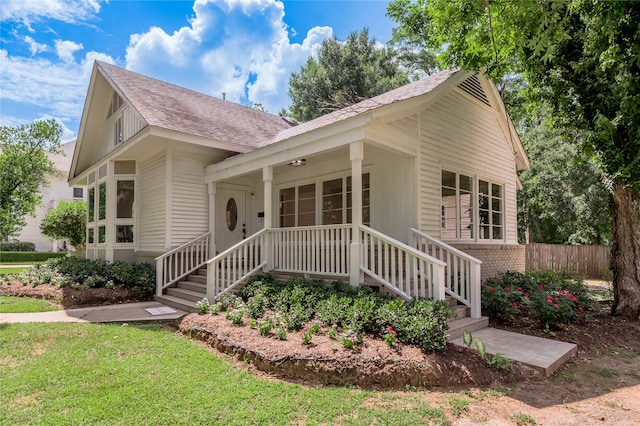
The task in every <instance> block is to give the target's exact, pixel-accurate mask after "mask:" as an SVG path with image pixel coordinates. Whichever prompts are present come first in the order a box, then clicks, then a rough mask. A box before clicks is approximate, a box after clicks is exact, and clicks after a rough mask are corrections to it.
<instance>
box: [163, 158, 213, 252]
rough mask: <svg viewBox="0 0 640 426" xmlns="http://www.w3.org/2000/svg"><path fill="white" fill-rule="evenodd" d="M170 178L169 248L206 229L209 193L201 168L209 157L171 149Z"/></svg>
mask: <svg viewBox="0 0 640 426" xmlns="http://www.w3.org/2000/svg"><path fill="white" fill-rule="evenodd" d="M172 161H173V162H172V177H171V206H170V215H171V247H176V246H178V245H180V244H183V243H185V242H187V241H189V240H191V239H193V238H195V237H197V236H200V235H202V234H204V233H205V232H207V231H209V193H208V190H207V184H206V183H205V179H204V169H205V167H206V166H208V165H209V164H211V158H208V157H206V156H203V155H202V154H201V153H197V152H183V151H178V150H174V151H173V160H172Z"/></svg>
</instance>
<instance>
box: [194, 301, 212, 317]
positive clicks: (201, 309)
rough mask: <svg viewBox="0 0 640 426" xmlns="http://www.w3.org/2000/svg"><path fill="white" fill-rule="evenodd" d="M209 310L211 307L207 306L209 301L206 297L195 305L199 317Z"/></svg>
mask: <svg viewBox="0 0 640 426" xmlns="http://www.w3.org/2000/svg"><path fill="white" fill-rule="evenodd" d="M210 309H211V305H210V304H209V299H207V298H206V297H205V298H204V299H202V300H200V301H199V302H197V303H196V310H197V311H198V313H199V314H200V315H204V314H206V313H207V312H209V310H210Z"/></svg>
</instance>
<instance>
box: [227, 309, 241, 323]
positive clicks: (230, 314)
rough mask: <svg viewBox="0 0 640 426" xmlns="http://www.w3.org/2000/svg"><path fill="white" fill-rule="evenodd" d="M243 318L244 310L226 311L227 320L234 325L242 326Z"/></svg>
mask: <svg viewBox="0 0 640 426" xmlns="http://www.w3.org/2000/svg"><path fill="white" fill-rule="evenodd" d="M243 317H244V309H242V308H241V309H229V310H227V319H228V320H229V321H231V323H232V324H234V325H240V324H242V318H243Z"/></svg>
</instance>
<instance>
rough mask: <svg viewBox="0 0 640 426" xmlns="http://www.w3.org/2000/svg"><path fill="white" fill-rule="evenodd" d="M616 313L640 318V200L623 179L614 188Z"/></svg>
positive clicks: (613, 307) (614, 296)
mask: <svg viewBox="0 0 640 426" xmlns="http://www.w3.org/2000/svg"><path fill="white" fill-rule="evenodd" d="M612 213H613V247H612V249H611V267H612V269H613V306H612V307H611V313H612V314H613V315H623V316H625V317H627V318H631V319H639V318H640V200H639V199H638V197H637V196H634V193H632V192H631V191H629V190H628V189H627V188H625V186H624V185H623V184H622V182H620V181H616V183H615V185H614V188H613V212H612Z"/></svg>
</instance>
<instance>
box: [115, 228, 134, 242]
mask: <svg viewBox="0 0 640 426" xmlns="http://www.w3.org/2000/svg"><path fill="white" fill-rule="evenodd" d="M132 242H133V225H116V243H132Z"/></svg>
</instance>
